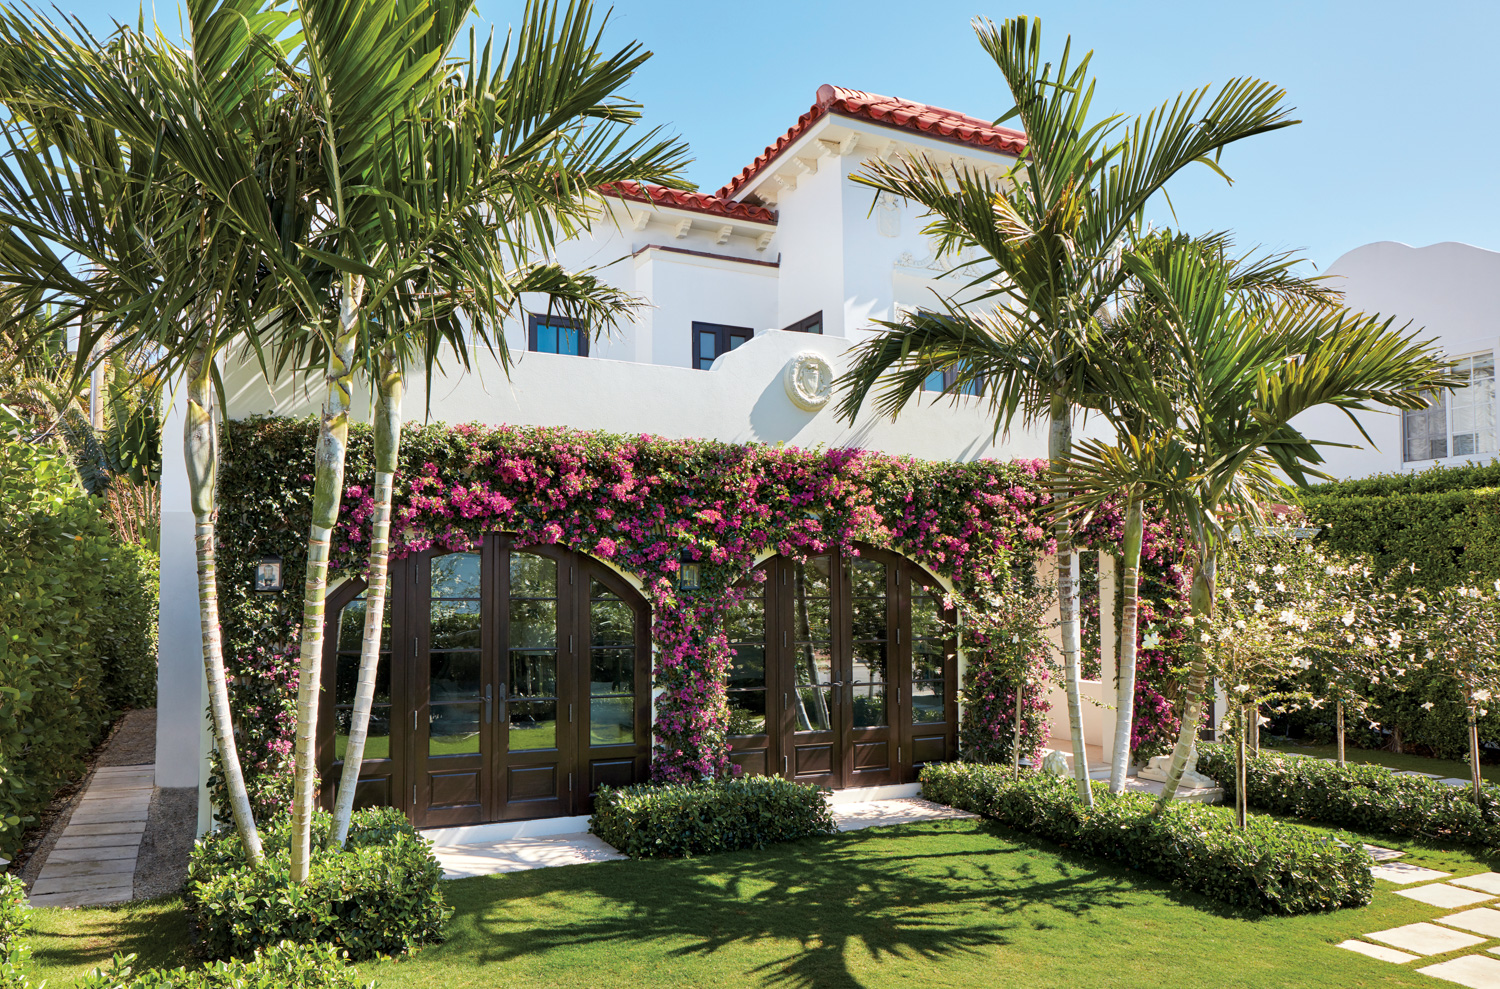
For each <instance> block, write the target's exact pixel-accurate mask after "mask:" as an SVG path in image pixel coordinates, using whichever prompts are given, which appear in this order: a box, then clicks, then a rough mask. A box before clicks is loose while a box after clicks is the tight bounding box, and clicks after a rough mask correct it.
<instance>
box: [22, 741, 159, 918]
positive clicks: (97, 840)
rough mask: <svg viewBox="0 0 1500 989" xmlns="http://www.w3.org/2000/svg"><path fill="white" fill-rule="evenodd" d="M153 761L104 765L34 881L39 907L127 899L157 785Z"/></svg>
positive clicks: (35, 902) (33, 895)
mask: <svg viewBox="0 0 1500 989" xmlns="http://www.w3.org/2000/svg"><path fill="white" fill-rule="evenodd" d="M154 785H155V783H154V770H153V768H152V767H151V766H100V767H99V768H97V769H95V770H94V775H93V778H92V779H90V780H89V784H88V789H86V790H85V791H84V794H83V799H82V800H80V801H79V804H78V806H77V807H76V808H75V809H74V810H73V816H72V817H71V818H69V820H68V825H67V827H66V828H64V829H63V833H62V835H61V836H60V837H59V838H58V839H57V844H56V845H55V846H54V847H53V848H52V850H51V852H49V853H48V854H47V860H46V862H45V863H44V864H43V865H42V870H41V872H40V873H39V874H38V875H37V879H36V882H35V883H34V884H33V885H32V887H31V905H32V906H34V907H78V906H97V905H101V904H105V903H123V902H125V901H126V900H128V899H130V897H131V893H132V891H133V888H134V879H135V860H136V855H137V853H138V852H139V850H140V845H141V835H142V833H144V832H145V830H146V817H147V812H148V811H149V810H150V808H151V793H152V790H153V788H154Z"/></svg>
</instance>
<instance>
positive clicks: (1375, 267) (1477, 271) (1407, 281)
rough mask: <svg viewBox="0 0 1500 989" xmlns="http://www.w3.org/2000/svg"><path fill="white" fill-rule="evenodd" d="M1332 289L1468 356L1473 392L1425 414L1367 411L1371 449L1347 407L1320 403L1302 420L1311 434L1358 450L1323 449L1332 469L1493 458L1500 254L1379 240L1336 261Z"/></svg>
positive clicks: (1366, 471)
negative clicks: (1343, 409) (1327, 406)
mask: <svg viewBox="0 0 1500 989" xmlns="http://www.w3.org/2000/svg"><path fill="white" fill-rule="evenodd" d="M1327 274H1328V275H1329V281H1330V283H1331V284H1332V285H1334V286H1335V287H1337V288H1339V289H1340V290H1341V291H1343V292H1344V301H1345V304H1346V305H1348V306H1349V307H1350V308H1351V309H1354V310H1356V311H1360V312H1367V313H1379V314H1381V315H1382V316H1389V317H1394V318H1395V319H1396V325H1397V326H1400V325H1402V324H1405V323H1408V322H1410V324H1411V329H1412V330H1414V331H1420V332H1419V334H1418V335H1419V336H1420V337H1422V338H1436V339H1437V341H1438V342H1439V344H1440V345H1441V347H1442V348H1443V351H1444V353H1445V354H1446V355H1447V356H1448V357H1449V358H1452V359H1455V360H1458V361H1459V362H1460V366H1459V371H1460V373H1463V374H1466V375H1467V376H1468V377H1469V380H1470V382H1471V384H1470V386H1469V387H1468V388H1461V389H1454V390H1453V391H1450V392H1447V393H1445V394H1443V395H1438V396H1435V397H1434V399H1433V401H1432V404H1431V405H1430V406H1429V407H1428V408H1427V409H1425V410H1422V411H1416V412H1405V413H1401V414H1392V413H1384V414H1382V413H1373V414H1372V413H1366V414H1363V415H1361V416H1360V421H1361V422H1362V423H1363V424H1364V427H1365V429H1366V430H1367V431H1368V432H1369V434H1370V437H1371V439H1373V440H1374V441H1375V446H1374V447H1373V448H1372V447H1371V446H1370V444H1369V443H1367V442H1366V441H1365V440H1364V439H1363V438H1362V437H1361V436H1360V435H1359V431H1358V430H1357V429H1355V428H1354V426H1353V424H1352V423H1350V422H1349V421H1348V419H1347V418H1345V417H1344V416H1343V415H1342V414H1341V413H1339V412H1336V411H1333V410H1327V409H1322V410H1318V411H1315V412H1312V413H1309V414H1307V415H1305V416H1303V417H1301V418H1300V419H1299V420H1298V422H1297V425H1299V426H1301V427H1302V428H1303V429H1305V430H1306V432H1307V434H1308V435H1309V436H1311V437H1313V438H1316V439H1321V440H1332V441H1336V442H1340V443H1347V444H1351V445H1353V446H1356V447H1360V449H1339V448H1325V449H1324V456H1325V457H1326V458H1327V461H1328V463H1327V466H1326V468H1325V469H1326V470H1327V471H1328V473H1330V474H1332V475H1334V476H1335V477H1339V478H1352V477H1365V476H1368V475H1370V474H1380V473H1393V472H1397V471H1411V470H1421V469H1423V468H1426V467H1432V466H1434V465H1440V464H1442V465H1453V464H1462V463H1465V462H1467V461H1475V462H1479V463H1487V462H1489V461H1490V460H1491V459H1492V458H1494V457H1495V456H1496V455H1497V452H1500V447H1497V445H1496V444H1497V437H1496V428H1495V426H1496V415H1497V411H1496V392H1495V355H1496V353H1497V351H1500V253H1497V252H1495V251H1487V250H1485V249H1483V248H1480V247H1471V246H1469V245H1468V244H1455V243H1445V244H1433V245H1431V246H1429V247H1408V246H1407V245H1405V244H1397V243H1393V242H1391V241H1381V242H1379V243H1375V244H1366V245H1364V246H1363V247H1357V248H1355V249H1354V250H1352V251H1350V252H1349V253H1347V254H1345V255H1344V256H1343V257H1341V258H1339V259H1338V260H1337V261H1335V262H1334V263H1333V265H1332V266H1331V267H1329V269H1328V271H1327Z"/></svg>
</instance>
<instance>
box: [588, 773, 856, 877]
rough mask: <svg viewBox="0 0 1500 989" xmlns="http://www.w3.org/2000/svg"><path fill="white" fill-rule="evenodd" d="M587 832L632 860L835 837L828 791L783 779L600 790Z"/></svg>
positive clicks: (746, 778) (752, 778)
mask: <svg viewBox="0 0 1500 989" xmlns="http://www.w3.org/2000/svg"><path fill="white" fill-rule="evenodd" d="M589 830H590V831H592V832H593V833H594V834H596V835H598V836H599V837H601V838H603V839H604V840H605V841H607V842H609V843H610V844H611V845H614V846H615V847H616V848H618V849H619V850H620V851H622V852H624V853H625V854H626V855H629V856H630V857H631V858H638V859H639V858H675V857H679V856H685V855H708V854H711V853H713V852H728V851H733V850H734V849H737V848H764V847H765V846H767V845H774V844H776V843H778V842H783V841H795V840H797V839H798V838H806V837H808V836H809V835H818V834H833V833H835V832H836V831H837V830H838V828H837V826H836V825H835V824H834V823H833V812H832V811H831V810H829V808H828V801H827V799H826V798H825V797H824V795H823V790H822V789H821V788H819V787H817V786H814V785H812V784H811V783H794V782H792V781H791V780H787V779H782V778H781V777H779V776H737V777H734V778H732V779H715V780H705V781H703V782H701V783H670V784H652V785H641V786H627V787H622V788H620V789H611V788H609V787H601V788H600V789H599V793H598V795H597V796H595V797H594V815H593V816H592V817H591V818H589Z"/></svg>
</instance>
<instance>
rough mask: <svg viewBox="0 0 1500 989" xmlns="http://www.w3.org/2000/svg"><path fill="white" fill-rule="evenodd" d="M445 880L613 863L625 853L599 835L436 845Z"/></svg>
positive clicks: (435, 850) (434, 847)
mask: <svg viewBox="0 0 1500 989" xmlns="http://www.w3.org/2000/svg"><path fill="white" fill-rule="evenodd" d="M432 851H433V854H434V855H436V856H437V859H438V861H439V862H440V863H442V866H443V878H444V879H467V878H469V877H471V876H490V875H496V874H498V873H502V872H521V871H524V870H526V869H546V868H550V867H552V866H558V865H583V864H585V863H588V862H612V861H617V860H620V859H623V858H625V857H626V856H624V855H622V854H620V852H618V851H616V850H615V848H614V846H613V845H610V844H609V843H608V842H606V841H605V840H604V839H602V838H600V837H599V836H598V835H592V834H570V835H558V836H556V837H550V838H514V839H512V840H510V841H502V842H498V843H496V844H493V845H434V846H433V849H432Z"/></svg>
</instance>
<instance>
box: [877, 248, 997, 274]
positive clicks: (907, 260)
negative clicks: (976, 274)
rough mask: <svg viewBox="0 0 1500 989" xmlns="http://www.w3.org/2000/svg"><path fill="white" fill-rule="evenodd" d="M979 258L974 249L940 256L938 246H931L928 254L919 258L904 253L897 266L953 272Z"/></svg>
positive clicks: (898, 257) (899, 255)
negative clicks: (956, 268) (961, 265)
mask: <svg viewBox="0 0 1500 989" xmlns="http://www.w3.org/2000/svg"><path fill="white" fill-rule="evenodd" d="M977 256H978V251H977V250H975V249H974V248H972V247H965V248H963V249H962V250H960V251H957V252H955V253H950V254H944V255H941V256H939V255H938V252H937V245H935V244H929V245H928V248H927V253H926V254H924V255H922V256H921V257H917V256H916V255H915V254H913V253H912V252H911V251H902V252H901V253H900V254H898V255H896V262H895V266H896V267H897V268H913V269H919V270H922V271H951V270H953V269H954V268H955V267H957V266H958V265H960V264H964V263H966V262H969V261H972V260H974V258H976V257H977Z"/></svg>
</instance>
